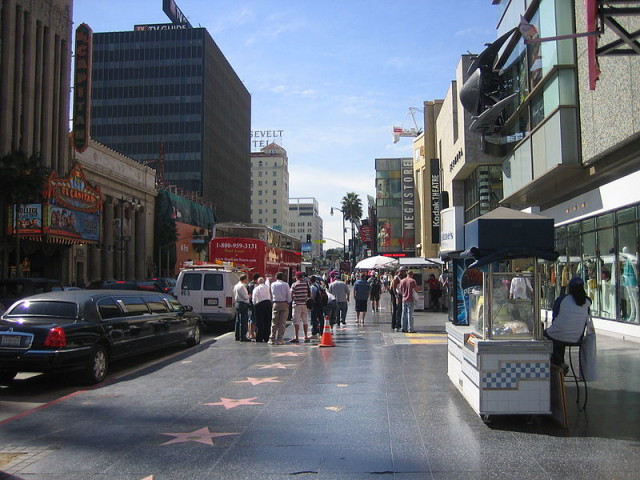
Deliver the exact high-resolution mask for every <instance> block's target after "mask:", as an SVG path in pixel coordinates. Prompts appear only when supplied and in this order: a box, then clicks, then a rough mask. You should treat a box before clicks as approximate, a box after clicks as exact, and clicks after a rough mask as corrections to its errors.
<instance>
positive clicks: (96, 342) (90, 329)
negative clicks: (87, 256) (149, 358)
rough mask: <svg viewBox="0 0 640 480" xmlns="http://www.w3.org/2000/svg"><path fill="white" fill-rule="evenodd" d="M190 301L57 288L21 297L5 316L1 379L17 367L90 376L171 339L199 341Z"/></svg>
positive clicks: (0, 329)
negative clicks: (188, 305)
mask: <svg viewBox="0 0 640 480" xmlns="http://www.w3.org/2000/svg"><path fill="white" fill-rule="evenodd" d="M201 334H202V324H201V322H200V318H199V316H198V315H196V314H194V313H192V312H191V309H190V307H184V306H182V305H181V304H180V303H179V302H178V301H177V300H176V299H175V298H174V297H172V296H171V295H167V294H164V293H156V292H146V291H127V290H71V291H62V292H50V293H43V294H39V295H33V296H31V297H27V298H24V299H22V300H20V301H18V302H16V303H14V304H13V305H12V306H11V307H9V309H7V311H6V312H5V313H4V314H3V315H2V316H1V317H0V382H5V383H6V382H9V381H11V380H12V379H13V378H14V377H15V376H16V374H17V373H18V372H45V373H60V372H67V371H74V372H77V373H79V374H80V375H81V377H82V379H83V380H84V381H85V382H87V383H98V382H101V381H102V380H104V378H105V376H106V375H107V370H108V367H109V362H110V361H112V360H117V359H121V358H124V357H128V356H132V355H137V354H140V353H144V352H149V351H151V350H156V349H159V348H163V347H166V346H169V345H174V344H179V343H183V342H184V343H186V345H187V346H194V345H197V344H199V343H200V339H201Z"/></svg>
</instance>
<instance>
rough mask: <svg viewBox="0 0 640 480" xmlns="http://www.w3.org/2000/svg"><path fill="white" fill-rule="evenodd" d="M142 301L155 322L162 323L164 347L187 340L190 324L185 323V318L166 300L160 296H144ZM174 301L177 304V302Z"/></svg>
mask: <svg viewBox="0 0 640 480" xmlns="http://www.w3.org/2000/svg"><path fill="white" fill-rule="evenodd" d="M143 299H144V301H145V302H146V304H147V306H148V307H149V310H151V313H152V314H153V315H154V316H155V317H156V321H158V322H162V327H163V329H164V332H163V335H164V338H163V344H164V345H169V344H172V343H179V342H182V341H186V340H187V338H188V337H189V334H190V332H191V330H190V324H189V323H188V322H187V318H186V317H185V316H183V315H181V314H180V313H181V312H180V311H176V310H174V309H173V307H172V306H171V305H170V304H169V303H168V302H167V300H166V299H165V298H164V297H162V296H160V295H154V296H144V297H143ZM174 301H175V302H176V303H177V300H174Z"/></svg>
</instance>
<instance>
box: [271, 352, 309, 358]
mask: <svg viewBox="0 0 640 480" xmlns="http://www.w3.org/2000/svg"><path fill="white" fill-rule="evenodd" d="M272 355H273V356H274V357H302V356H304V355H306V353H296V352H281V353H274V354H272Z"/></svg>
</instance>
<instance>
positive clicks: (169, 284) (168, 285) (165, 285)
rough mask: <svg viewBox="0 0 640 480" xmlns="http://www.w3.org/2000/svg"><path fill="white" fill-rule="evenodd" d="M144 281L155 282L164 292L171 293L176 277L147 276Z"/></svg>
mask: <svg viewBox="0 0 640 480" xmlns="http://www.w3.org/2000/svg"><path fill="white" fill-rule="evenodd" d="M145 281H147V282H154V283H157V284H158V285H159V286H160V288H162V290H163V291H164V292H165V293H171V294H173V289H174V287H175V286H176V279H175V278H171V277H153V278H147V279H146V280H145Z"/></svg>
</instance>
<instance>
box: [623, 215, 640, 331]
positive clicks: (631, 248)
mask: <svg viewBox="0 0 640 480" xmlns="http://www.w3.org/2000/svg"><path fill="white" fill-rule="evenodd" d="M618 239H619V240H618V249H619V250H618V269H619V273H620V302H619V310H618V315H619V318H618V319H619V320H621V321H623V322H630V323H640V315H639V313H638V244H637V242H638V226H637V224H636V223H630V224H626V225H621V226H620V227H618Z"/></svg>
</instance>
